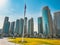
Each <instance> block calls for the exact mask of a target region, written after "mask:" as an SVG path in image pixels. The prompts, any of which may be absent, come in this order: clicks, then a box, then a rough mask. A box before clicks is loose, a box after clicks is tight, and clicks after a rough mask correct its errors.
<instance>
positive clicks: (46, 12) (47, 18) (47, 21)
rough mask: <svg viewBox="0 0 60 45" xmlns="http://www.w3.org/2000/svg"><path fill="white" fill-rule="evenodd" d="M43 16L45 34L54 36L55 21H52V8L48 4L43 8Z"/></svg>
mask: <svg viewBox="0 0 60 45" xmlns="http://www.w3.org/2000/svg"><path fill="white" fill-rule="evenodd" d="M42 17H43V29H44V34H45V36H47V37H48V36H49V37H50V36H52V33H53V31H52V30H53V23H52V16H51V13H50V9H49V8H48V6H45V7H44V8H43V10H42Z"/></svg>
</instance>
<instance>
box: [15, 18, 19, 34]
mask: <svg viewBox="0 0 60 45" xmlns="http://www.w3.org/2000/svg"><path fill="white" fill-rule="evenodd" d="M19 24H20V21H19V19H17V20H16V25H15V34H16V35H17V34H19V28H20V27H19Z"/></svg>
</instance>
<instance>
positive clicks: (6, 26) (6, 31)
mask: <svg viewBox="0 0 60 45" xmlns="http://www.w3.org/2000/svg"><path fill="white" fill-rule="evenodd" d="M9 27H10V22H9V17H5V20H4V25H3V34H4V36H8V34H9Z"/></svg>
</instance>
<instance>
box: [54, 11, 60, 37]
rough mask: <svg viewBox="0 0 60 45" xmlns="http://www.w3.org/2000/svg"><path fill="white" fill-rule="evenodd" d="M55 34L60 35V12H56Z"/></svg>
mask: <svg viewBox="0 0 60 45" xmlns="http://www.w3.org/2000/svg"><path fill="white" fill-rule="evenodd" d="M54 26H55V30H54V31H55V34H56V35H57V36H58V37H60V12H55V13H54Z"/></svg>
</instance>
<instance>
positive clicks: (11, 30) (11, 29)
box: [9, 22, 15, 36]
mask: <svg viewBox="0 0 60 45" xmlns="http://www.w3.org/2000/svg"><path fill="white" fill-rule="evenodd" d="M14 27H15V22H11V24H10V30H9V33H10V34H11V36H12V35H14Z"/></svg>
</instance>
